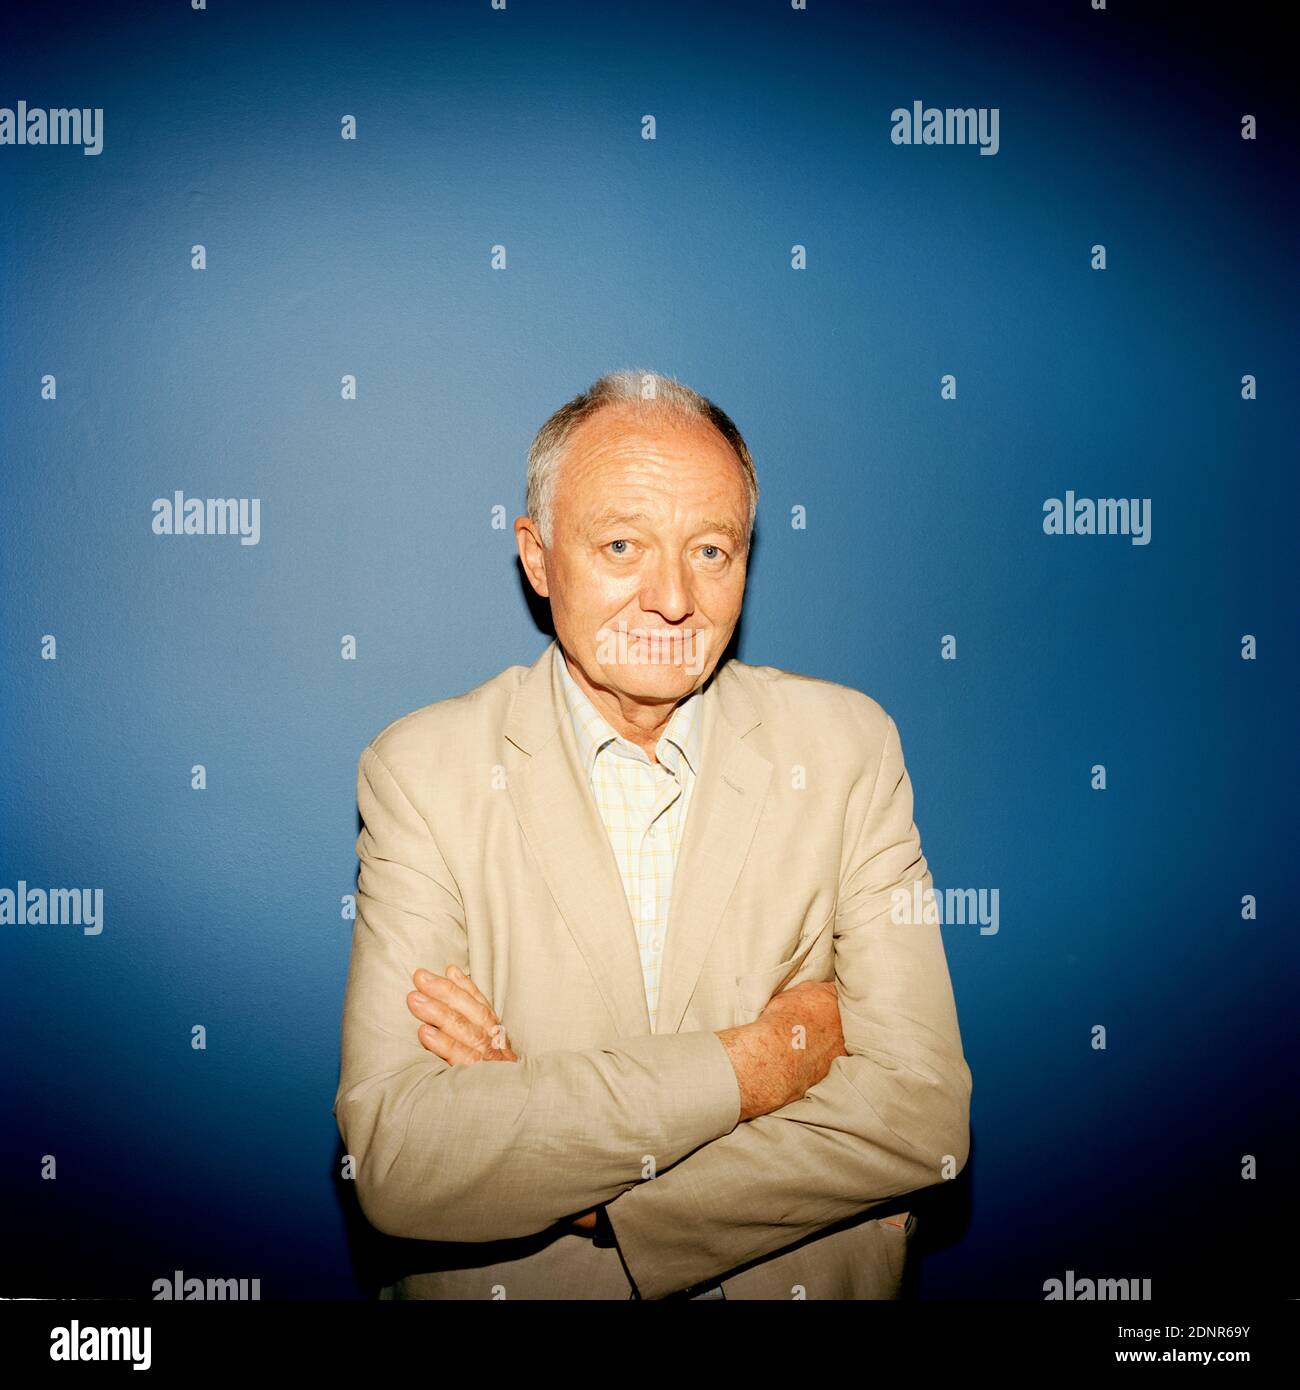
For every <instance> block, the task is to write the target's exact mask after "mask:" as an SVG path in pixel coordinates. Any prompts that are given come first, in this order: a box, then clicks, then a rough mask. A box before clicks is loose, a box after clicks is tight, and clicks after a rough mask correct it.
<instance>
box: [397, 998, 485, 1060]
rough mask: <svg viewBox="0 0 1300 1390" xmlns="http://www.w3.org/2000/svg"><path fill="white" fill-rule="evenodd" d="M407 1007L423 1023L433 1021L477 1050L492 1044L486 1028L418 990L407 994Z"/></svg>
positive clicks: (438, 1026)
mask: <svg viewBox="0 0 1300 1390" xmlns="http://www.w3.org/2000/svg"><path fill="white" fill-rule="evenodd" d="M406 1007H407V1008H408V1009H410V1011H411V1012H412V1013H413V1014H414V1015H415V1016H416V1018H418V1019H420V1020H421V1021H422V1022H423V1023H431V1024H433V1025H434V1027H436V1028H437V1029H438V1030H439V1031H440V1032H443V1033H447V1034H449V1035H450V1036H451V1037H453V1038H455V1039H456V1040H457V1041H458V1042H462V1043H464V1044H465V1045H466V1046H467V1047H470V1048H473V1049H475V1050H476V1051H486V1050H487V1049H488V1048H489V1047H491V1045H492V1039H491V1036H490V1035H489V1033H488V1030H487V1029H486V1028H483V1027H481V1026H480V1025H479V1024H477V1023H474V1022H473V1021H472V1020H470V1019H468V1018H466V1017H465V1016H464V1014H462V1013H461V1012H460V1011H459V1010H457V1009H453V1008H452V1007H451V1005H449V1004H444V1003H443V1002H442V1000H440V999H433V998H431V997H430V996H429V995H427V994H421V993H420V992H419V991H418V990H416V991H412V992H411V993H410V994H408V995H407V996H406Z"/></svg>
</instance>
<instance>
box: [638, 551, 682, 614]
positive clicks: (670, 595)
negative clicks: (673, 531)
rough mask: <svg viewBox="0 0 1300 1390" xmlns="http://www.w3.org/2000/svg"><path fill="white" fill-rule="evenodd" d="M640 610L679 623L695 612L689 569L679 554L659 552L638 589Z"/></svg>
mask: <svg viewBox="0 0 1300 1390" xmlns="http://www.w3.org/2000/svg"><path fill="white" fill-rule="evenodd" d="M641 611H642V612H643V613H658V614H659V616H660V617H661V618H663V620H664V621H665V622H667V623H679V622H681V621H682V619H683V618H689V617H690V615H691V614H692V613H694V612H695V596H694V594H693V592H692V585H691V571H690V566H689V565H688V564H687V563H686V559H685V557H684V556H682V555H676V556H673V555H666V554H663V553H661V554H660V555H659V557H658V558H657V559H656V560H655V562H654V565H653V567H652V569H651V570H650V571H649V572H648V573H647V574H646V576H645V583H644V584H643V585H642V586H641Z"/></svg>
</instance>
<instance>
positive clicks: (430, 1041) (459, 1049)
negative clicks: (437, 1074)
mask: <svg viewBox="0 0 1300 1390" xmlns="http://www.w3.org/2000/svg"><path fill="white" fill-rule="evenodd" d="M417 1033H418V1035H419V1039H420V1046H421V1047H425V1048H428V1050H429V1051H430V1052H432V1053H434V1054H435V1056H438V1057H441V1058H442V1059H443V1061H444V1062H450V1063H451V1064H452V1065H453V1066H455V1065H457V1064H458V1063H464V1064H466V1065H468V1064H470V1063H472V1062H477V1061H478V1054H477V1053H476V1052H474V1050H473V1049H472V1048H468V1047H466V1046H465V1044H464V1043H461V1042H457V1041H456V1039H455V1038H453V1037H450V1036H448V1035H447V1034H446V1033H444V1032H442V1031H441V1029H438V1028H434V1027H431V1026H430V1025H429V1024H427V1023H425V1024H422V1025H421V1027H420V1028H419V1029H417Z"/></svg>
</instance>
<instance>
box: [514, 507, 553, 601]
mask: <svg viewBox="0 0 1300 1390" xmlns="http://www.w3.org/2000/svg"><path fill="white" fill-rule="evenodd" d="M515 544H516V545H517V546H518V547H519V562H520V564H522V565H523V567H524V573H525V574H526V575H527V576H528V582H529V583H530V584H531V585H532V586H533V588H534V589H535V590H536V591H537V593H538V594H540V595H541V597H542V598H549V597H550V596H551V591H550V588H549V586H548V585H547V582H546V547H545V546H544V545H543V544H542V537H541V533H540V532H539V531H538V529H537V527H536V526H534V525H533V521H532V518H531V517H527V516H521V517H519V518H518V519H517V520H516V521H515Z"/></svg>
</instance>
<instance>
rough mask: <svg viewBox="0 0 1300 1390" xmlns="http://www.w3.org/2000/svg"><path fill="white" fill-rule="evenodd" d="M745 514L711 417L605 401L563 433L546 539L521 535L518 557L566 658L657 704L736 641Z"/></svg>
mask: <svg viewBox="0 0 1300 1390" xmlns="http://www.w3.org/2000/svg"><path fill="white" fill-rule="evenodd" d="M748 523H749V494H748V492H747V490H746V486H745V481H744V475H743V472H742V469H741V465H740V462H739V460H738V459H737V458H736V456H735V454H734V453H733V452H732V450H731V447H730V445H728V443H727V441H726V440H725V439H724V438H723V437H722V436H721V435H720V434H719V433H718V432H717V430H715V429H714V428H713V427H712V426H711V425H709V424H707V423H706V422H705V421H703V420H699V421H695V420H692V421H689V422H686V421H673V420H656V419H655V418H654V417H653V416H643V415H639V414H638V413H637V412H636V410H635V408H634V407H633V408H631V409H629V408H627V407H622V406H607V407H605V408H604V409H603V410H599V411H597V412H596V414H595V415H593V416H590V417H589V418H588V419H586V420H584V421H583V423H582V424H581V425H580V426H579V427H578V428H577V429H576V430H575V431H574V433H573V435H572V436H571V437H570V441H569V448H568V451H567V453H566V454H565V457H564V459H563V461H562V462H561V464H560V468H559V474H558V477H557V480H556V487H555V498H554V509H553V515H552V536H551V545H550V548H549V549H547V550H545V551H543V550H541V548H540V547H538V546H536V545H535V544H532V545H530V544H528V543H527V535H526V534H521V535H520V538H519V539H520V555H521V558H522V559H523V562H524V567H525V570H526V571H527V573H528V575H529V579H530V581H531V582H532V584H533V587H534V588H535V589H536V590H537V592H538V593H539V594H542V595H543V596H546V597H549V598H550V601H551V616H552V619H553V621H554V623H555V633H556V637H557V638H558V639H559V642H560V645H561V646H562V647H563V648H564V651H565V653H566V655H568V657H569V660H570V664H571V665H573V664H576V665H577V666H578V667H579V669H580V671H581V672H582V674H584V675H585V676H586V677H587V681H588V682H589V683H590V684H591V685H593V686H595V687H597V688H598V689H601V690H607V691H609V692H610V693H611V695H612V696H613V697H614V698H615V699H618V700H619V701H620V703H622V702H629V701H630V702H634V703H646V704H658V703H661V702H664V701H676V700H681V699H684V698H685V697H686V696H687V695H689V694H690V693H691V692H692V691H693V690H697V689H698V688H699V687H700V686H702V685H703V684H704V682H705V681H706V680H707V679H708V678H709V676H710V675H711V674H712V673H713V670H714V668H715V667H716V666H717V664H718V660H719V658H720V657H721V655H722V653H723V650H724V649H725V648H726V645H727V643H728V641H729V640H730V639H731V634H732V632H733V631H734V630H735V626H736V622H737V620H738V619H739V617H740V607H741V602H742V600H743V598H744V589H745V570H746V563H747V560H748V546H747V540H748V534H747V533H748ZM517 529H518V527H517Z"/></svg>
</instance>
